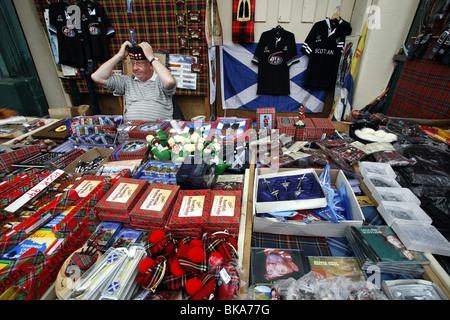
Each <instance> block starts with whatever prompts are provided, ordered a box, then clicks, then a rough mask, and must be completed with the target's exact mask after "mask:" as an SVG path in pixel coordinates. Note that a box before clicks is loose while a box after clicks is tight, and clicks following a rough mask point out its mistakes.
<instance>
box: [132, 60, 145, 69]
mask: <svg viewBox="0 0 450 320" xmlns="http://www.w3.org/2000/svg"><path fill="white" fill-rule="evenodd" d="M147 62H148V61H146V60H138V61H133V60H132V61H131V64H132V65H136V66H138V67H139V66H142V65H143V64H145V63H147Z"/></svg>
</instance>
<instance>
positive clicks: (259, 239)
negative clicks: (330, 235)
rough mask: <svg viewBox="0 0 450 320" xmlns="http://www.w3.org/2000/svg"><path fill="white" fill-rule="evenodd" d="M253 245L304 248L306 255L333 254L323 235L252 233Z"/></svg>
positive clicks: (257, 246) (256, 246)
mask: <svg viewBox="0 0 450 320" xmlns="http://www.w3.org/2000/svg"><path fill="white" fill-rule="evenodd" d="M251 245H252V247H255V248H274V249H297V250H303V251H304V252H305V255H306V256H331V252H330V249H329V247H328V245H327V242H326V239H325V238H323V237H302V236H289V235H281V234H266V233H257V232H254V233H253V234H252V240H251Z"/></svg>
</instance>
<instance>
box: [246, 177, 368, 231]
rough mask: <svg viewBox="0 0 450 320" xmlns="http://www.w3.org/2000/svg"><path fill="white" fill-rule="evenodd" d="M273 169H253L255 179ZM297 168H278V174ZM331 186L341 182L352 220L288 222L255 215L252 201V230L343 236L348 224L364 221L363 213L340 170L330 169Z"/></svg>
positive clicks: (284, 208) (254, 197)
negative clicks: (337, 221)
mask: <svg viewBox="0 0 450 320" xmlns="http://www.w3.org/2000/svg"><path fill="white" fill-rule="evenodd" d="M268 171H269V172H270V171H273V170H271V169H268V168H260V169H256V170H255V181H257V180H258V179H259V178H260V177H261V176H264V175H265V174H266V173H267V172H268ZM290 171H291V172H295V171H297V172H298V170H292V169H278V174H279V175H281V174H287V173H289V172H290ZM315 173H316V175H320V174H321V173H322V170H315ZM330 177H331V184H332V186H333V187H334V186H336V187H339V186H341V184H342V183H343V184H344V186H345V190H346V193H347V202H348V206H349V211H350V216H351V218H352V220H346V221H340V222H339V223H337V224H336V223H332V222H329V221H312V222H310V223H305V222H302V221H295V220H288V222H281V221H279V220H278V219H276V218H263V217H258V216H256V213H257V210H256V202H254V203H253V232H261V233H270V234H283V235H295V236H310V237H344V235H345V230H346V229H347V228H348V227H350V226H355V227H358V226H362V225H363V223H364V215H363V213H362V211H361V208H360V206H359V203H358V200H357V199H356V196H355V194H354V192H353V190H352V187H351V185H350V183H349V182H348V180H347V178H346V177H345V175H344V173H343V172H342V170H330ZM256 186H257V185H256V184H255V189H254V195H253V199H257V188H256ZM277 210H278V211H280V210H287V209H286V207H285V206H284V205H279V206H278V207H277Z"/></svg>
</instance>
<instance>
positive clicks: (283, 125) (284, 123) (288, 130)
mask: <svg viewBox="0 0 450 320" xmlns="http://www.w3.org/2000/svg"><path fill="white" fill-rule="evenodd" d="M288 123H289V124H288ZM294 123H295V122H294V118H291V117H289V118H288V117H277V129H278V130H279V131H280V135H281V134H283V133H284V134H285V135H286V136H287V137H292V138H295V136H296V128H295V127H294Z"/></svg>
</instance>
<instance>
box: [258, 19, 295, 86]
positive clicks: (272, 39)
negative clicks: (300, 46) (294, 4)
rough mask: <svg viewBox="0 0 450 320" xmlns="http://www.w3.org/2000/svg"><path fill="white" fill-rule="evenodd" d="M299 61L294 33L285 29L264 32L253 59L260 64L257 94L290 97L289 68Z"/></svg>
mask: <svg viewBox="0 0 450 320" xmlns="http://www.w3.org/2000/svg"><path fill="white" fill-rule="evenodd" d="M299 59H300V58H299V56H298V52H297V46H296V43H295V36H294V34H293V33H292V32H289V31H287V30H284V29H283V28H273V29H271V30H269V31H265V32H263V34H262V35H261V39H260V40H259V43H258V45H257V47H256V51H255V53H254V56H253V59H252V62H254V63H257V64H258V90H257V94H266V95H289V94H290V77H289V67H290V66H291V65H292V64H293V63H295V62H298V61H299Z"/></svg>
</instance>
